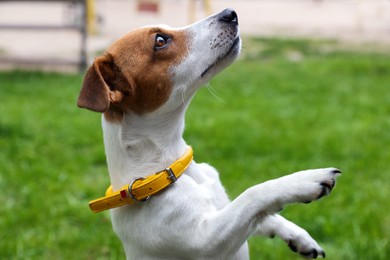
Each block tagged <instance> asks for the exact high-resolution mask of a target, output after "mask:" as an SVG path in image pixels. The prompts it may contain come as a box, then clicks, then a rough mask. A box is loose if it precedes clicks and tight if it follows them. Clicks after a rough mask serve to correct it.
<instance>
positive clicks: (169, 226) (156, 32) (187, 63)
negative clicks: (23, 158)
mask: <svg viewBox="0 0 390 260" xmlns="http://www.w3.org/2000/svg"><path fill="white" fill-rule="evenodd" d="M240 48H241V39H240V37H239V29H238V21H237V16H236V14H235V12H234V11H233V10H230V9H226V10H224V11H223V12H221V13H219V14H216V15H214V16H210V17H208V18H206V19H203V20H201V21H199V22H197V23H195V24H192V25H190V26H188V27H185V28H179V29H173V28H169V27H167V26H156V27H144V28H141V29H138V30H135V31H132V32H129V33H128V34H127V35H125V36H124V37H122V38H120V39H119V40H118V41H116V42H115V43H114V44H113V45H112V46H111V47H110V48H109V49H108V50H107V51H106V53H105V54H104V55H102V56H101V57H99V58H97V59H96V60H95V62H94V63H93V65H92V66H91V67H90V68H89V70H88V71H87V73H86V76H85V79H84V83H83V86H82V89H81V93H80V96H79V100H78V105H79V106H80V107H84V108H88V109H91V110H94V111H99V112H103V113H104V115H103V118H102V121H103V122H102V125H103V132H104V144H105V150H106V156H107V162H108V168H109V172H110V179H111V184H112V186H113V189H114V190H118V189H120V188H121V187H122V186H123V185H125V184H126V183H129V182H130V181H131V180H133V179H134V178H138V177H146V176H148V175H150V174H153V173H154V172H157V171H159V170H162V169H164V168H166V167H167V166H168V165H170V164H171V163H172V162H174V161H175V160H177V159H178V158H179V157H180V156H181V155H183V154H184V153H185V151H186V150H187V148H188V146H187V144H186V142H185V141H184V140H183V137H182V133H183V129H184V116H185V111H186V109H187V107H188V105H189V102H190V100H191V98H192V97H193V96H194V94H195V92H196V90H197V89H198V88H199V87H200V86H201V85H204V84H205V83H207V82H208V81H209V80H210V79H211V78H212V77H213V76H214V75H215V74H217V73H218V72H220V71H221V70H223V69H224V68H225V67H227V66H228V65H230V64H231V63H232V62H233V61H234V60H235V58H236V57H237V56H238V54H239V52H240ZM195 154H196V151H195ZM339 173H340V171H339V170H337V169H335V168H326V169H316V170H307V171H301V172H296V173H293V174H290V175H287V176H284V177H281V178H279V179H275V180H271V181H267V182H265V183H262V184H258V185H256V186H253V187H251V188H249V189H248V190H246V191H244V192H243V193H242V194H241V195H240V196H238V197H237V198H236V199H235V200H233V201H232V202H231V201H230V200H229V199H228V196H227V195H226V193H225V191H224V188H223V187H222V184H221V182H220V180H219V177H218V172H217V171H216V170H215V169H214V168H213V167H211V166H209V165H208V164H204V163H202V164H198V163H196V162H192V163H191V164H190V166H189V168H188V169H187V170H186V171H185V173H184V174H183V176H182V177H180V178H179V179H178V181H177V182H176V183H175V184H173V185H171V186H170V187H168V188H167V189H165V190H164V191H162V192H161V193H159V194H158V195H155V196H153V197H152V199H151V200H150V201H148V202H145V203H142V204H135V205H131V206H129V205H126V206H122V207H119V208H116V209H113V210H111V215H112V223H113V227H114V230H115V232H116V233H117V235H118V236H119V238H120V239H121V241H122V243H123V246H124V249H125V251H126V256H127V258H128V259H247V258H248V257H249V254H248V246H247V242H246V240H247V238H248V237H249V236H251V235H264V236H268V237H273V236H279V237H280V238H281V239H283V240H284V241H286V243H287V244H288V245H289V246H290V248H291V249H292V250H293V251H296V252H298V253H300V254H302V255H304V256H306V257H308V258H316V257H317V256H320V255H322V256H325V254H324V251H323V250H322V248H321V247H320V246H319V245H318V244H317V243H316V242H315V241H314V240H313V239H312V238H311V237H310V235H309V234H308V233H307V232H306V231H305V230H303V229H302V228H300V227H298V226H297V225H295V224H293V223H292V222H290V221H288V220H286V219H284V218H283V217H281V216H280V215H278V214H277V212H278V211H280V210H281V209H282V208H283V206H284V205H285V204H288V203H296V202H310V201H313V200H316V199H318V198H320V197H322V196H323V195H327V194H328V193H329V192H330V191H331V190H332V188H333V186H334V184H335V179H336V177H337V176H338V175H339Z"/></svg>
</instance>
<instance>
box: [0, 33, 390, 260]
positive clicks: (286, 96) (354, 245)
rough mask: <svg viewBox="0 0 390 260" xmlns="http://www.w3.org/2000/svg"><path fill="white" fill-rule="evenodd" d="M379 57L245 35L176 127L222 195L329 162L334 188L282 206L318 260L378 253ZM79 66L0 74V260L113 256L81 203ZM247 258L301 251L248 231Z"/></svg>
mask: <svg viewBox="0 0 390 260" xmlns="http://www.w3.org/2000/svg"><path fill="white" fill-rule="evenodd" d="M389 71H390V55H388V54H385V53H380V52H377V51H375V52H374V51H367V50H366V49H361V50H353V51H352V50H350V49H348V46H343V47H340V46H339V44H338V43H337V42H332V41H310V40H281V39H248V40H247V41H246V42H245V44H244V50H243V55H242V58H241V59H240V60H239V61H237V62H236V63H235V64H234V65H233V66H231V67H230V68H229V69H227V71H225V72H223V73H221V74H220V75H219V76H218V77H216V78H215V79H214V80H213V81H212V82H211V83H210V84H209V85H208V86H207V87H205V88H203V89H201V90H200V91H199V93H198V95H197V97H196V98H195V99H194V100H193V103H192V104H191V106H190V109H189V111H188V113H187V122H186V131H185V136H186V140H187V141H188V143H189V144H191V145H192V146H193V148H194V151H195V159H196V161H198V162H201V161H205V162H209V163H211V164H212V165H214V166H215V167H216V168H217V169H218V170H219V171H220V173H221V178H222V181H223V183H224V185H225V187H226V189H227V191H228V193H229V195H230V196H231V198H234V197H236V196H237V195H238V194H240V193H241V192H242V191H244V190H245V189H246V188H248V187H250V186H252V185H254V184H257V183H260V182H263V181H265V180H268V179H271V178H276V177H278V176H282V175H285V174H288V173H292V172H295V171H298V170H302V169H308V168H318V167H330V166H334V167H338V168H340V169H341V170H342V171H343V175H342V176H341V177H340V178H339V179H338V183H337V185H336V188H335V190H334V192H333V193H332V194H331V196H330V197H327V198H325V199H323V200H320V201H318V202H313V203H311V204H308V205H306V204H305V205H291V206H288V207H286V208H285V210H284V211H283V212H282V215H284V216H285V217H287V218H288V219H290V220H292V221H294V222H295V223H297V224H299V225H300V226H302V227H304V228H305V229H306V230H308V231H309V233H311V234H312V236H313V237H314V238H315V239H316V240H317V241H318V242H319V243H320V244H321V245H322V246H323V248H324V249H325V251H326V253H327V257H328V259H387V258H388V256H389V255H390V245H389V238H390V203H389V197H390V188H389V183H390V149H389V147H390V131H389V129H390V91H389V87H390V73H389ZM81 82H82V75H69V74H53V73H41V72H23V71H14V72H0V112H1V114H0V151H1V152H0V189H1V196H0V204H1V205H2V206H1V207H0V230H1V240H0V241H1V242H0V259H123V250H122V246H121V244H120V242H119V240H118V239H117V238H116V236H115V234H114V233H113V231H112V228H111V223H110V217H109V214H108V213H107V212H104V213H99V214H93V213H91V212H90V211H89V208H88V201H89V200H90V199H94V198H97V197H98V196H100V195H102V193H103V192H104V190H105V188H106V186H107V185H108V182H109V180H108V174H107V169H106V164H105V156H104V149H103V142H102V136H101V135H102V133H101V129H100V115H99V114H97V113H92V112H89V111H86V110H80V109H78V108H77V107H76V98H77V95H78V92H79V89H80V85H81ZM250 250H251V258H252V259H260V258H263V259H299V257H298V256H296V255H295V254H294V253H292V252H290V250H289V249H288V247H287V246H285V245H284V243H283V242H282V241H280V240H279V239H277V238H275V239H272V240H271V239H265V238H251V239H250Z"/></svg>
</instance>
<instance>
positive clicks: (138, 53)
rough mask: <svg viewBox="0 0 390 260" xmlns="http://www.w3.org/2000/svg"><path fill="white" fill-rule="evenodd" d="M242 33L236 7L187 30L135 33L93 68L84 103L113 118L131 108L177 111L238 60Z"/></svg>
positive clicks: (116, 44) (84, 88)
mask: <svg viewBox="0 0 390 260" xmlns="http://www.w3.org/2000/svg"><path fill="white" fill-rule="evenodd" d="M238 31H239V30H238V19H237V15H236V13H235V12H234V11H233V10H231V9H226V10H224V11H223V12H221V13H219V14H216V15H214V16H210V17H208V18H206V19H203V20H201V21H199V22H197V23H194V24H192V25H190V26H188V27H184V28H178V29H173V28H169V27H167V26H155V27H144V28H140V29H137V30H134V31H131V32H129V33H128V34H126V35H125V36H124V37H122V38H120V39H119V40H117V41H116V42H114V43H113V44H112V45H111V46H110V47H109V48H108V50H107V51H106V52H105V53H104V54H103V55H102V56H100V57H98V58H96V60H95V61H94V63H93V65H92V66H91V67H90V68H89V69H88V71H87V73H86V75H85V78H84V82H83V86H82V89H81V92H80V96H79V99H78V106H79V107H82V108H88V109H91V110H93V111H97V112H104V113H105V117H106V119H108V120H112V121H120V120H121V118H122V116H123V114H124V113H127V112H134V113H137V114H143V113H148V112H152V111H155V110H157V109H160V108H161V107H164V108H165V109H173V108H174V107H175V106H176V107H177V106H178V105H180V103H183V98H190V97H191V96H192V95H193V94H194V93H195V91H196V89H197V88H198V87H199V86H201V85H203V84H205V83H207V82H208V81H209V80H210V79H211V78H212V77H213V76H214V75H215V74H217V73H218V72H219V71H221V70H223V69H224V68H226V67H227V66H228V65H230V64H231V63H232V62H233V61H234V59H235V58H236V57H237V56H238V54H239V52H240V48H241V39H240V37H239V34H238ZM183 95H184V96H183Z"/></svg>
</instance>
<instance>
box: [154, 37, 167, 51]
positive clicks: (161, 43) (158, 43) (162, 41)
mask: <svg viewBox="0 0 390 260" xmlns="http://www.w3.org/2000/svg"><path fill="white" fill-rule="evenodd" d="M169 39H170V38H169V37H168V36H165V35H160V34H157V35H156V39H155V42H154V48H155V49H156V50H159V49H162V48H165V47H166V46H167V45H168V41H169Z"/></svg>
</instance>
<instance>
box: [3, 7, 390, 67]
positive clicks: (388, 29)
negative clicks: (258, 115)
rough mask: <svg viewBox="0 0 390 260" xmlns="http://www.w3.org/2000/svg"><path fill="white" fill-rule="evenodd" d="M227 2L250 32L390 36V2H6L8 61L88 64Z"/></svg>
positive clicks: (353, 38) (381, 39) (361, 38)
mask: <svg viewBox="0 0 390 260" xmlns="http://www.w3.org/2000/svg"><path fill="white" fill-rule="evenodd" d="M226 7H231V8H234V9H235V10H236V11H237V12H238V14H239V22H240V27H241V32H242V34H243V35H252V36H253V35H255V36H283V37H286V36H288V37H311V38H313V37H315V38H332V39H338V40H342V41H348V42H352V43H356V42H359V43H361V42H375V43H389V42H390V2H389V1H388V0H86V1H84V0H66V1H58V0H54V1H53V0H44V1H34V0H33V1H26V0H24V1H3V0H1V1H0V65H1V66H2V67H3V68H4V67H15V66H23V65H24V66H25V65H29V66H31V65H37V64H39V63H45V62H46V63H48V64H49V68H51V69H54V68H62V69H64V68H67V69H72V67H69V66H66V65H71V64H74V63H77V62H81V63H82V66H85V63H86V62H87V63H89V62H90V61H91V60H92V59H93V57H94V56H96V53H97V52H99V51H101V50H103V49H105V47H106V46H107V45H108V44H110V43H111V42H112V41H114V40H115V39H117V38H118V37H119V36H121V35H123V34H124V33H126V32H127V31H129V30H132V29H134V28H136V27H139V26H143V25H146V24H159V23H164V24H168V25H170V26H172V27H178V26H185V25H187V24H189V23H192V22H194V21H195V20H197V19H200V18H203V17H205V16H208V15H210V14H213V13H215V12H219V11H221V10H223V9H224V8H226ZM84 59H87V60H84ZM53 64H54V65H56V67H53V66H52V65H53ZM64 65H65V67H64Z"/></svg>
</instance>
